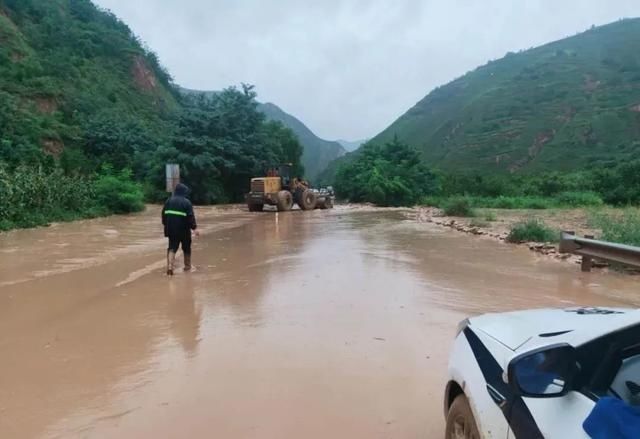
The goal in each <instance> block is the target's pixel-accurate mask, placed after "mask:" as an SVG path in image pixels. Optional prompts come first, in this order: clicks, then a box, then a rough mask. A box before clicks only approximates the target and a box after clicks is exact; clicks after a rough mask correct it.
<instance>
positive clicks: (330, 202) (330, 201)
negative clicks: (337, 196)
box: [324, 197, 333, 209]
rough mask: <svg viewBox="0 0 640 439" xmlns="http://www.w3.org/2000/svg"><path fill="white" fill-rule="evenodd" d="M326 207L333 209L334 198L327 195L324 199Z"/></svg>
mask: <svg viewBox="0 0 640 439" xmlns="http://www.w3.org/2000/svg"><path fill="white" fill-rule="evenodd" d="M324 208H325V209H333V198H331V197H327V198H326V199H325V201H324Z"/></svg>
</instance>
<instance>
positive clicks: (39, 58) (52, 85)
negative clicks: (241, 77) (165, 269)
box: [0, 0, 302, 231]
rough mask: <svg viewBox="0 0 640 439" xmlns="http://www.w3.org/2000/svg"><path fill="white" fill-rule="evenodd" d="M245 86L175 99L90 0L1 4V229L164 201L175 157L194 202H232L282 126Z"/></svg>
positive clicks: (290, 139) (129, 36) (296, 149)
mask: <svg viewBox="0 0 640 439" xmlns="http://www.w3.org/2000/svg"><path fill="white" fill-rule="evenodd" d="M258 105H259V103H258V102H257V100H256V93H255V92H254V90H253V87H251V86H243V87H242V88H241V89H238V88H235V87H229V88H226V89H224V90H222V91H220V92H219V93H216V94H215V95H210V96H208V97H197V96H191V97H186V96H183V95H182V94H181V93H180V91H179V89H178V87H176V86H175V85H174V84H173V82H172V79H171V77H170V75H169V74H168V73H167V72H166V70H165V69H164V68H163V67H162V66H161V64H160V62H159V61H158V58H157V57H156V55H155V54H154V53H153V52H151V51H150V50H149V49H147V48H146V46H145V45H144V44H143V43H141V42H140V40H139V39H138V38H137V37H136V36H135V35H134V34H133V32H132V31H131V30H130V29H129V27H128V26H127V25H126V24H124V23H123V22H122V21H120V20H119V19H118V18H117V17H115V16H114V15H113V14H111V13H110V12H108V11H105V10H103V9H100V8H98V7H96V6H95V5H94V4H93V3H92V2H91V1H90V0H0V231H2V230H5V229H11V228H15V227H29V226H36V225H41V224H47V223H48V222H50V221H60V220H71V219H74V218H79V217H90V216H98V215H108V214H111V213H126V212H130V211H135V210H140V209H143V208H144V201H145V200H146V201H161V200H163V199H164V198H165V197H166V195H167V194H166V192H165V177H164V166H165V164H166V163H177V164H179V165H180V167H181V178H182V180H183V181H184V182H185V183H187V184H188V185H190V186H191V188H192V193H191V198H192V200H193V201H194V202H196V203H202V204H208V203H224V202H231V201H241V200H242V199H243V195H244V193H246V192H247V191H248V190H249V181H250V178H251V177H252V176H254V175H257V174H260V173H262V172H264V169H265V168H266V167H267V166H268V165H269V164H271V163H280V162H290V163H293V165H294V168H296V169H299V168H300V158H301V155H302V146H301V145H300V143H299V141H298V139H297V138H296V136H295V135H294V134H293V132H292V131H291V130H290V129H288V128H286V127H284V126H283V125H282V124H280V123H277V122H272V121H268V120H267V118H266V116H265V115H264V114H263V113H262V112H260V111H259V110H258Z"/></svg>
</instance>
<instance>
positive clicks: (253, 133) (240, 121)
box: [158, 85, 302, 204]
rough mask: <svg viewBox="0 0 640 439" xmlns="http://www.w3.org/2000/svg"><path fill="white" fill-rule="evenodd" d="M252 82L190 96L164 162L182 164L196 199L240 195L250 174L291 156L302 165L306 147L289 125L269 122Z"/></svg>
mask: <svg viewBox="0 0 640 439" xmlns="http://www.w3.org/2000/svg"><path fill="white" fill-rule="evenodd" d="M255 98H256V93H255V91H254V90H253V86H249V85H243V86H242V90H238V89H236V88H235V87H232V88H228V89H226V90H224V91H223V92H222V93H218V94H215V95H213V96H209V97H205V96H195V97H191V98H187V99H186V102H185V109H184V111H183V113H182V115H181V117H180V119H179V122H178V129H177V133H176V135H175V137H174V139H173V142H172V146H171V147H170V148H163V149H161V151H160V153H159V155H158V158H159V160H160V162H159V164H160V165H162V163H165V162H168V161H173V162H175V163H178V164H180V166H181V169H182V171H181V172H182V177H183V179H184V181H185V182H186V183H187V184H188V185H190V186H191V187H192V189H193V194H192V197H193V200H194V201H195V202H196V203H203V204H206V203H221V202H228V201H239V200H240V199H242V196H243V195H244V194H245V193H246V192H247V191H248V189H249V181H250V179H251V177H254V176H258V175H262V174H263V173H264V172H265V169H266V168H268V167H269V166H271V165H274V164H277V163H281V162H288V163H292V164H293V165H294V168H296V167H297V168H298V169H300V157H301V156H302V147H301V146H300V144H299V143H298V141H297V139H296V138H295V136H294V135H293V133H291V131H290V130H288V129H287V128H284V127H283V126H282V125H281V124H279V123H274V122H266V121H265V116H264V114H263V113H261V112H260V111H258V110H257V102H256V100H255Z"/></svg>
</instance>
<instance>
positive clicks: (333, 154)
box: [259, 103, 346, 180]
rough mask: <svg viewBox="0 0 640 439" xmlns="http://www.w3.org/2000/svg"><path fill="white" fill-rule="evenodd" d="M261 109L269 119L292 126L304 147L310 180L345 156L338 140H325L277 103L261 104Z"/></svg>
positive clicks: (303, 162) (305, 162)
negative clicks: (331, 163)
mask: <svg viewBox="0 0 640 439" xmlns="http://www.w3.org/2000/svg"><path fill="white" fill-rule="evenodd" d="M259 109H260V111H262V112H263V113H264V114H266V116H267V118H268V119H271V120H276V121H279V122H282V124H283V125H284V126H286V127H287V128H290V129H291V130H292V131H293V132H294V133H295V135H296V136H297V137H298V140H300V143H301V144H302V146H303V147H304V153H303V154H302V164H303V165H304V168H305V172H306V175H307V178H309V179H310V180H315V179H317V177H318V175H319V174H320V173H321V172H322V171H323V170H324V169H325V168H326V167H327V165H328V164H329V163H330V162H331V161H333V160H335V159H337V158H338V157H341V156H343V155H344V154H345V153H346V151H345V149H344V148H343V146H342V145H340V144H339V143H338V142H331V141H328V140H323V139H321V138H319V137H318V136H316V135H315V134H313V132H312V131H311V130H310V129H309V128H307V126H306V125H305V124H303V123H302V122H300V121H299V120H298V119H296V118H295V117H293V116H292V115H290V114H288V113H285V112H284V111H283V110H282V109H281V108H280V107H278V106H277V105H275V104H271V103H266V104H261V105H260V107H259Z"/></svg>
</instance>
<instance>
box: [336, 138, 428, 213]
mask: <svg viewBox="0 0 640 439" xmlns="http://www.w3.org/2000/svg"><path fill="white" fill-rule="evenodd" d="M358 154H359V155H358V157H357V159H356V160H354V161H352V162H349V163H345V164H343V165H342V166H340V168H339V169H338V171H337V174H336V181H335V186H336V190H337V191H338V193H339V195H340V196H342V197H343V198H346V199H348V200H350V201H352V202H371V203H375V204H377V205H379V206H413V205H415V204H416V203H418V201H420V200H421V199H423V197H424V196H426V195H429V194H435V193H437V192H438V191H439V181H438V178H437V176H436V174H434V173H433V172H432V171H430V170H429V169H428V168H427V167H426V166H425V165H424V164H423V163H422V161H421V159H420V155H419V154H418V153H417V152H416V151H415V150H414V149H412V148H410V147H409V146H407V145H405V144H403V143H401V142H399V141H398V140H397V139H394V140H393V141H391V142H389V143H386V144H384V145H381V146H380V145H374V144H367V145H365V146H364V147H363V148H362V149H361V150H360V151H359V153H358Z"/></svg>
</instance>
